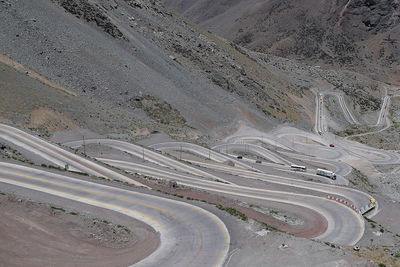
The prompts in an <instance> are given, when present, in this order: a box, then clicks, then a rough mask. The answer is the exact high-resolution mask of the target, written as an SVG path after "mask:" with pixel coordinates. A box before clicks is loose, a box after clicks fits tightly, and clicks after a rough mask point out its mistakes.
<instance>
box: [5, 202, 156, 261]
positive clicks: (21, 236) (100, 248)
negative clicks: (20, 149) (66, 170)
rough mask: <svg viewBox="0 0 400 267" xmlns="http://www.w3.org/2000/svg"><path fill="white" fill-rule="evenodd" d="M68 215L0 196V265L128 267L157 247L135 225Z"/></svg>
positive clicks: (145, 231)
mask: <svg viewBox="0 0 400 267" xmlns="http://www.w3.org/2000/svg"><path fill="white" fill-rule="evenodd" d="M70 212H71V211H68V210H67V211H63V210H60V209H55V207H51V206H49V205H46V204H38V203H35V202H31V201H26V200H21V199H20V198H18V197H15V196H12V195H11V196H10V195H0V214H1V216H0V237H1V242H0V265H1V266H127V265H130V264H133V263H135V262H137V261H139V260H140V259H142V258H144V257H146V256H147V255H149V254H150V253H151V252H153V251H154V250H155V249H156V248H157V247H158V245H159V238H158V236H157V234H156V233H155V232H153V231H151V230H150V229H149V228H148V227H146V226H144V225H142V224H141V223H140V222H135V223H134V224H135V226H134V227H133V228H132V227H130V228H129V229H128V228H127V227H125V226H122V225H115V224H112V222H111V223H110V222H108V221H107V220H106V219H108V218H91V217H88V216H84V215H79V214H75V213H73V212H72V214H71V213H70ZM121 217H124V216H123V215H121ZM127 219H128V220H132V221H134V220H133V219H131V218H128V217H127Z"/></svg>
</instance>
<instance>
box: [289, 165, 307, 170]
mask: <svg viewBox="0 0 400 267" xmlns="http://www.w3.org/2000/svg"><path fill="white" fill-rule="evenodd" d="M290 169H292V170H294V171H302V172H305V171H307V167H306V166H300V165H295V164H292V165H290Z"/></svg>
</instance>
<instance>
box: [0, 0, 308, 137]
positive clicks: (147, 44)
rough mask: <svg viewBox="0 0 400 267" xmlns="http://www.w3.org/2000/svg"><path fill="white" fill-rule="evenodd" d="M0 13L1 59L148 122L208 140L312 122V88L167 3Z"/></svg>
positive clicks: (59, 5)
mask: <svg viewBox="0 0 400 267" xmlns="http://www.w3.org/2000/svg"><path fill="white" fill-rule="evenodd" d="M0 16H1V20H2V24H3V25H7V27H1V29H0V53H1V54H4V55H6V56H8V57H10V58H11V59H13V60H15V61H17V62H19V63H21V64H23V65H25V66H26V67H27V68H30V69H32V70H33V71H35V72H37V73H40V74H41V75H43V76H44V77H46V78H48V79H49V80H51V81H53V82H56V83H58V84H60V85H61V86H63V87H66V88H68V90H72V91H73V92H75V93H77V94H78V95H82V96H85V97H88V98H89V99H90V98H91V99H93V101H102V102H106V103H108V104H111V105H114V106H116V107H119V108H123V109H125V110H129V112H131V113H132V114H133V115H135V116H136V117H137V118H139V119H141V120H143V121H144V122H145V123H146V122H149V123H153V122H154V123H158V124H163V125H165V127H177V130H179V129H180V128H181V126H182V125H185V127H187V128H188V129H193V128H194V129H197V130H199V131H200V132H202V133H205V134H215V132H216V130H217V129H232V128H234V127H235V125H236V124H237V122H238V121H244V122H246V123H248V124H251V125H254V126H256V127H269V126H271V125H274V123H273V120H271V119H270V118H273V117H275V118H277V119H281V120H287V121H297V122H300V123H302V124H303V125H308V126H310V125H311V124H312V117H310V116H309V115H307V113H306V112H304V110H307V109H310V108H311V106H307V105H308V104H307V105H306V106H304V104H303V102H304V101H299V99H302V98H303V97H306V98H309V97H311V96H312V93H311V92H310V91H307V90H304V88H303V89H302V88H300V87H299V86H297V85H295V84H293V83H291V82H289V81H287V80H285V79H281V78H280V77H279V75H277V74H276V73H271V72H270V71H268V70H267V69H266V68H265V67H263V66H262V65H260V64H257V63H256V62H255V61H254V60H252V59H250V58H249V57H248V56H247V55H245V54H243V53H241V52H240V49H239V48H238V47H237V46H236V45H235V44H233V43H232V44H230V43H227V42H225V41H224V40H221V39H220V38H218V37H216V36H214V35H212V34H210V33H208V32H206V31H203V30H201V29H199V28H198V27H197V26H196V25H194V24H192V23H191V22H189V21H187V20H186V19H183V18H182V17H180V16H179V15H177V14H175V13H174V12H172V11H171V10H169V9H167V8H165V7H164V5H163V4H162V3H160V1H142V0H110V1H108V0H107V1H106V0H96V1H89V0H38V1H10V0H5V1H1V2H0ZM149 99H150V100H151V101H148V100H149ZM155 101H158V102H159V103H155ZM149 103H150V104H151V107H153V108H151V107H150V108H149V106H148V105H149ZM159 107H168V109H169V111H172V112H170V113H168V112H169V111H168V112H167V113H165V112H164V111H165V110H163V109H160V108H159ZM157 112H158V113H165V114H172V115H171V116H176V118H170V119H168V118H165V114H161V115H162V116H161V115H160V114H156V113H157ZM161 117H163V118H162V119H160V118H161ZM169 121H173V122H174V123H172V124H171V125H169V123H168V122H169ZM177 122H179V123H177ZM183 122H184V123H183ZM182 127H183V126H182Z"/></svg>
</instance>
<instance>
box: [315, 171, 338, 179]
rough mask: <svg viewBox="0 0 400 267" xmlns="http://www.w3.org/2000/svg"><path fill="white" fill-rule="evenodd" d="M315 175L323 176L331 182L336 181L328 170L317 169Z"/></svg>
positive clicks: (333, 174)
mask: <svg viewBox="0 0 400 267" xmlns="http://www.w3.org/2000/svg"><path fill="white" fill-rule="evenodd" d="M317 175H321V176H325V177H328V178H331V179H332V180H336V174H335V173H334V172H331V171H328V170H324V169H317Z"/></svg>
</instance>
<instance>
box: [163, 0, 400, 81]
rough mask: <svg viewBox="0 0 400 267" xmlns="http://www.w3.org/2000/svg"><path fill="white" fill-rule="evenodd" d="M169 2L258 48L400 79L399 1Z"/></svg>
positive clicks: (202, 22) (206, 24) (205, 24)
mask: <svg viewBox="0 0 400 267" xmlns="http://www.w3.org/2000/svg"><path fill="white" fill-rule="evenodd" d="M163 1H164V2H165V3H166V4H167V5H168V6H169V7H171V8H173V9H176V10H177V11H178V12H180V13H181V14H183V15H184V16H186V17H188V18H190V19H192V20H193V21H195V22H196V23H199V24H200V25H201V26H202V27H204V28H206V29H208V30H210V31H212V32H215V33H217V34H219V35H221V36H223V37H225V38H227V39H229V40H232V41H233V42H235V43H236V44H239V45H242V46H246V47H247V48H250V49H252V50H255V51H258V52H264V53H265V52H268V53H273V54H275V55H277V56H282V57H288V58H296V59H301V60H303V61H305V62H307V63H312V64H328V65H331V66H335V67H343V66H344V67H347V68H349V69H352V70H355V71H361V72H363V73H365V74H368V75H371V77H374V78H376V79H379V80H381V81H388V82H392V83H395V84H400V67H399V66H400V64H399V63H400V3H399V1H398V0H336V1H320V0H233V1H231V0H226V1H212V0H200V1H195V0H163Z"/></svg>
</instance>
